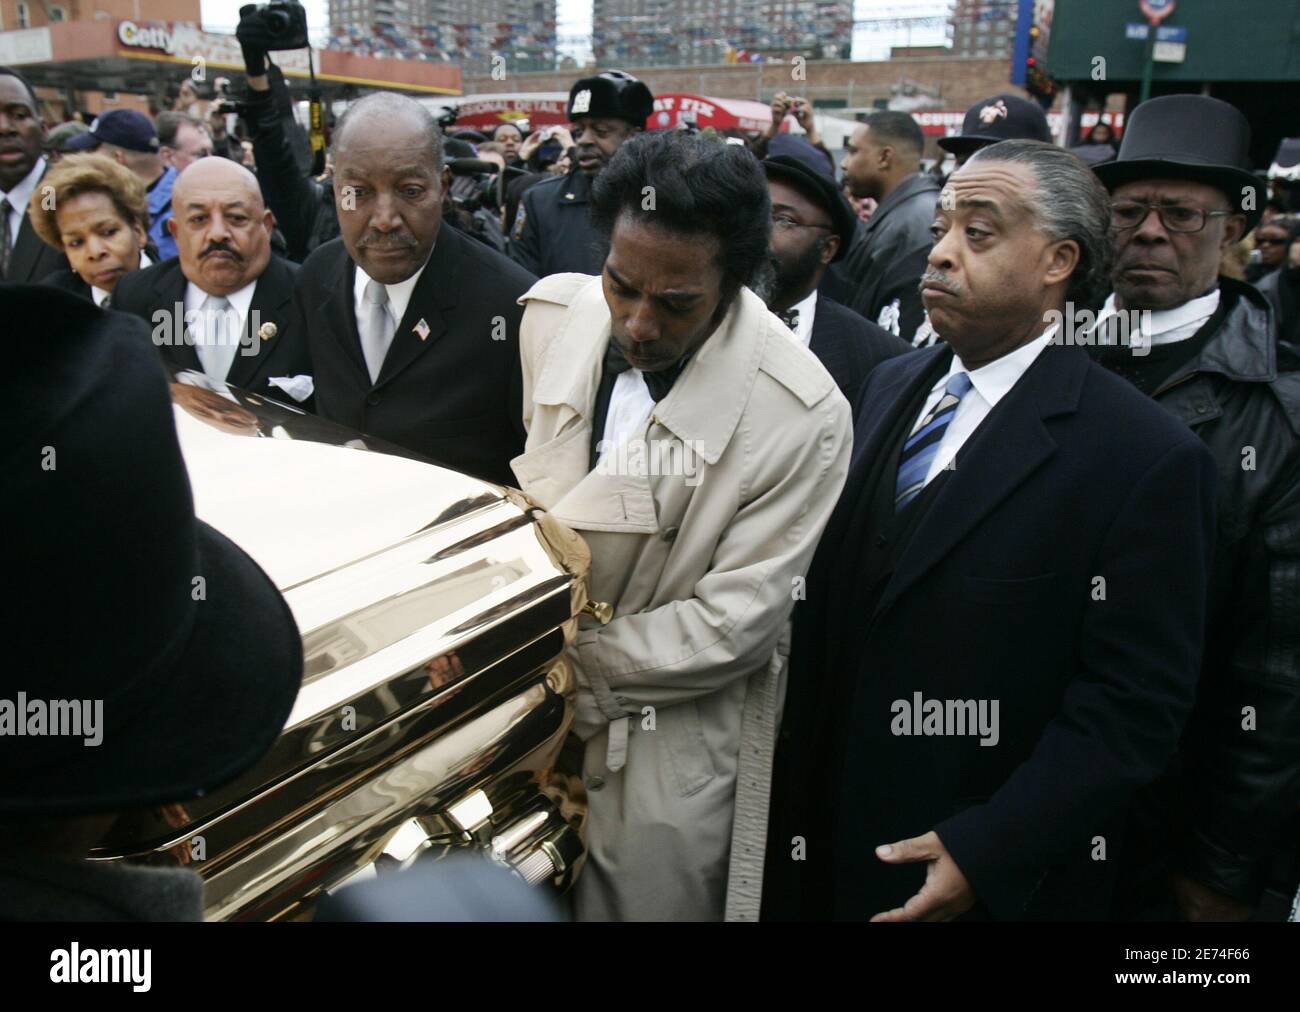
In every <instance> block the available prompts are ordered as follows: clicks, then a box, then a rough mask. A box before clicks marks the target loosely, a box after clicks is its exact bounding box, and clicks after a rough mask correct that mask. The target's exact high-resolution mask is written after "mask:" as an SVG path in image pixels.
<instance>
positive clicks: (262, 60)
mask: <svg viewBox="0 0 1300 1012" xmlns="http://www.w3.org/2000/svg"><path fill="white" fill-rule="evenodd" d="M235 38H237V39H238V40H239V48H240V49H242V50H243V51H244V73H246V74H247V75H248V76H249V77H262V76H263V75H265V74H266V54H267V53H268V52H269V51H270V49H271V46H272V45H273V44H274V42H275V40H274V39H273V38H272V37H271V33H270V31H269V30H268V29H267V26H266V21H265V19H264V18H261V17H258V14H257V4H244V6H243V7H241V8H239V25H238V27H236V28H235Z"/></svg>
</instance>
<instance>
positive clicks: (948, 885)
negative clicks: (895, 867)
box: [871, 831, 975, 921]
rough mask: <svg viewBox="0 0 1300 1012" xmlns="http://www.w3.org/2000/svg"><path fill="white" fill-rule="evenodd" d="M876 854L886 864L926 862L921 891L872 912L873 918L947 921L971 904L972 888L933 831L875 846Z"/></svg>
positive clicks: (973, 901) (962, 912) (882, 919)
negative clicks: (883, 909) (874, 914)
mask: <svg viewBox="0 0 1300 1012" xmlns="http://www.w3.org/2000/svg"><path fill="white" fill-rule="evenodd" d="M876 857H878V858H880V860H882V861H884V862H885V863H886V864H912V863H914V862H916V861H928V862H929V865H928V867H927V868H926V870H925V885H923V886H921V891H920V892H918V893H917V894H916V895H915V896H913V897H912V898H911V899H910V900H908V901H907V902H906V903H904V904H903V905H902V906H901V907H897V908H895V909H893V910H886V911H885V912H884V913H881V914H876V916H875V917H873V918H871V919H872V920H873V921H951V920H952V919H953V918H954V917H958V916H960V915H961V914H964V913H965V912H966V911H967V910H969V909H970V908H971V907H973V906H974V905H975V890H973V889H972V888H971V887H970V883H969V882H967V881H966V876H965V875H963V874H962V872H961V869H960V868H958V867H957V862H956V861H954V860H953V859H952V855H951V854H949V853H948V850H947V848H946V847H944V845H943V841H942V840H940V839H939V834H938V833H936V832H934V831H931V832H929V833H926V834H925V835H924V836H917V837H913V838H912V839H910V840H900V841H899V842H898V843H887V844H885V845H884V846H882V847H877V848H876Z"/></svg>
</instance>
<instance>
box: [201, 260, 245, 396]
mask: <svg viewBox="0 0 1300 1012" xmlns="http://www.w3.org/2000/svg"><path fill="white" fill-rule="evenodd" d="M256 287H257V281H256V280H254V281H250V282H249V283H248V284H246V285H245V286H244V287H243V288H241V289H240V290H239V291H237V292H231V293H230V294H229V295H227V296H225V299H226V301H227V302H229V303H230V310H229V312H230V313H231V314H232V315H231V316H230V317H229V318H228V324H229V325H230V326H231V328H232V329H231V330H229V331H228V332H227V334H226V340H225V342H224V343H221V342H220V340H219V338H218V331H217V323H218V321H217V320H216V319H215V318H213V316H212V314H211V313H205V312H203V305H204V303H206V302H207V301H208V299H209V298H210V296H209V295H208V293H207V292H205V291H204V290H203V289H202V288H200V287H199V286H198V285H196V284H195V283H194V282H193V281H191V282H189V283H188V284H186V286H185V321H186V324H187V327H186V329H187V330H188V331H189V332H190V335H191V338H190V339H191V340H192V341H193V342H194V351H195V353H196V354H197V355H198V356H199V362H200V364H201V365H202V366H203V372H204V374H205V375H207V376H210V377H212V378H213V379H215V380H224V379H225V378H226V377H227V376H228V375H230V367H231V365H233V364H234V361H235V356H236V355H237V354H239V351H240V347H239V342H240V338H241V337H242V335H243V333H244V328H245V326H246V325H247V321H248V309H249V306H250V305H252V302H253V289H254V288H256ZM191 313H193V314H194V315H193V316H191V315H190V314H191ZM191 321H192V324H193V325H192V326H191V325H190V324H191Z"/></svg>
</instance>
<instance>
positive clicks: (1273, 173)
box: [1268, 137, 1300, 183]
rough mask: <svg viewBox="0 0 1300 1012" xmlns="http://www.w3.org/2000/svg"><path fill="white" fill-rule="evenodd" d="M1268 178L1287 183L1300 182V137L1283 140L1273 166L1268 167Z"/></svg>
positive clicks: (1284, 138) (1278, 147)
mask: <svg viewBox="0 0 1300 1012" xmlns="http://www.w3.org/2000/svg"><path fill="white" fill-rule="evenodd" d="M1268 178H1269V179H1280V180H1282V181H1283V182H1287V183H1294V182H1297V181H1300V137H1283V138H1282V142H1281V143H1280V144H1278V146H1277V154H1275V155H1274V156H1273V164H1272V165H1270V166H1269V167H1268Z"/></svg>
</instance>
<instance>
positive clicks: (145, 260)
mask: <svg viewBox="0 0 1300 1012" xmlns="http://www.w3.org/2000/svg"><path fill="white" fill-rule="evenodd" d="M152 263H153V261H152V260H150V259H149V254H148V253H146V252H145V251H144V250H141V251H140V264H139V266H138V267H136V270H138V271H142V270H144V269H145V268H146V267H148V266H149V265H150V264H152ZM119 280H120V279H119ZM110 294H111V293H110V292H109V290H108V289H107V288H96V287H95V286H94V285H91V286H90V297H91V298H92V299H94V300H95V305H97V306H102V305H103V304H104V300H105V299H106V298H108V297H109V295H110ZM200 304H201V303H200Z"/></svg>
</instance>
